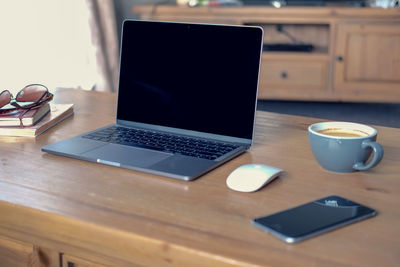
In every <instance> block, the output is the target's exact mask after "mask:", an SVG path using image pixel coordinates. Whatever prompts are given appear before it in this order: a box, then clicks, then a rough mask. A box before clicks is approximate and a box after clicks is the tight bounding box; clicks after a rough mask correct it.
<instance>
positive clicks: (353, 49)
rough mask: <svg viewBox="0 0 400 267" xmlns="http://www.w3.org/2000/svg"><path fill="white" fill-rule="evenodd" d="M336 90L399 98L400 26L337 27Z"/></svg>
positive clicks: (350, 25) (394, 24)
mask: <svg viewBox="0 0 400 267" xmlns="http://www.w3.org/2000/svg"><path fill="white" fill-rule="evenodd" d="M336 47H337V49H336V62H335V85H334V87H335V89H339V90H340V89H344V90H361V89H362V90H363V91H364V90H370V91H376V92H379V91H387V92H392V93H393V94H398V95H399V96H400V86H399V82H400V23H390V24H383V23H380V24H343V25H339V26H338V32H337V46H336Z"/></svg>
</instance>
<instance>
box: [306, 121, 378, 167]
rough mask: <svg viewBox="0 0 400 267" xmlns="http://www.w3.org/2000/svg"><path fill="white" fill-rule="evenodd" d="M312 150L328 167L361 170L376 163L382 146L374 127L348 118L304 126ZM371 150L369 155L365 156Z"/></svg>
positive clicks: (321, 162)
mask: <svg viewBox="0 0 400 267" xmlns="http://www.w3.org/2000/svg"><path fill="white" fill-rule="evenodd" d="M308 137H309V141H310V146H311V150H312V153H313V154H314V156H315V158H316V159H317V161H318V162H319V164H320V165H321V166H322V167H323V168H324V169H326V170H328V171H333V172H342V173H343V172H344V173H346V172H353V171H365V170H368V169H370V168H372V167H374V166H376V165H377V164H378V163H379V162H380V161H381V160H382V157H383V148H382V146H381V145H380V144H379V143H377V142H376V137H377V131H376V129H374V128H372V127H370V126H367V125H364V124H359V123H351V122H333V121H332V122H319V123H314V124H312V125H310V126H309V127H308ZM371 153H373V156H372V158H371V159H370V160H369V161H368V159H369V158H370V156H371Z"/></svg>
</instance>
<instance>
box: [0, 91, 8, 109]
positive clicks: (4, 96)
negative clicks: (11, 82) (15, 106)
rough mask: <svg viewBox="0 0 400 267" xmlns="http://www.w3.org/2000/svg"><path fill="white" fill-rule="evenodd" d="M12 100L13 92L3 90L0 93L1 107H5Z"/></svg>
mask: <svg viewBox="0 0 400 267" xmlns="http://www.w3.org/2000/svg"><path fill="white" fill-rule="evenodd" d="M10 101H11V93H10V92H9V91H7V90H6V91H3V92H1V94H0V108H2V107H4V106H5V105H7V104H8V103H10Z"/></svg>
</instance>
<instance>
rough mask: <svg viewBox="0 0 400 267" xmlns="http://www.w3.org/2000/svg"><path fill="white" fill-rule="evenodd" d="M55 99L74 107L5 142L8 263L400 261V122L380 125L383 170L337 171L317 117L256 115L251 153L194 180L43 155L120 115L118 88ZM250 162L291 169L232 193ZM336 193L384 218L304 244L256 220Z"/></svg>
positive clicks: (3, 230)
mask: <svg viewBox="0 0 400 267" xmlns="http://www.w3.org/2000/svg"><path fill="white" fill-rule="evenodd" d="M55 102H58V103H75V115H74V116H73V117H71V118H69V119H67V120H66V121H64V122H63V123H62V124H60V125H58V126H57V127H55V128H53V129H51V130H49V131H48V132H46V133H45V134H43V135H41V136H39V137H38V138H36V139H29V138H14V137H2V138H1V139H0V168H1V169H0V214H1V215H0V260H1V259H7V260H8V261H6V260H4V262H6V264H5V265H4V262H3V264H0V265H1V266H7V263H8V264H9V265H12V264H11V263H14V262H18V261H21V262H23V263H25V262H26V261H31V262H32V261H34V262H36V264H39V262H41V263H42V264H43V265H44V266H60V264H61V265H62V266H69V265H68V262H69V263H75V264H76V265H75V266H85V265H84V264H87V266H103V265H96V264H104V265H106V266H132V265H133V264H132V263H135V264H136V265H139V266H143V265H144V266H153V265H175V266H196V265H200V266H229V265H241V266H243V265H249V266H250V265H251V266H253V265H262V266H301V265H303V266H342V265H344V266H346V265H352V266H354V265H355V266H399V265H400V241H399V237H400V208H399V207H400V174H399V173H400V164H399V163H400V141H399V139H400V129H395V128H386V127H376V128H377V129H378V131H379V134H378V140H379V141H380V143H381V144H382V145H383V147H384V149H385V155H384V158H383V160H382V162H381V163H380V164H379V165H378V166H377V167H375V168H374V169H372V170H370V171H367V172H355V173H350V174H335V173H330V172H327V171H324V170H323V169H322V168H321V167H320V166H319V165H318V163H317V162H316V161H315V159H314V158H313V155H312V153H311V150H310V148H309V144H308V137H307V130H306V129H307V126H308V125H309V124H311V123H313V122H316V121H319V119H312V118H305V117H298V116H288V115H282V114H275V113H267V112H258V113H257V121H256V131H255V142H254V146H253V147H252V149H251V150H250V151H248V152H246V153H244V154H243V155H241V156H239V157H238V158H236V159H233V160H232V161H230V162H228V163H226V164H224V165H223V166H221V167H219V168H217V169H215V170H213V171H211V172H210V173H208V174H206V175H204V176H203V177H201V178H199V179H197V180H195V181H193V182H184V181H179V180H174V179H170V178H164V177H160V176H155V175H150V174H145V173H141V172H136V171H131V170H124V169H119V168H115V167H111V166H105V165H100V164H95V163H89V162H84V161H80V160H76V159H69V158H64V157H60V156H55V155H50V154H46V153H43V152H41V150H40V149H41V147H42V146H43V145H46V144H49V143H52V142H56V141H58V140H61V139H64V138H68V137H71V136H74V135H77V134H80V133H83V132H85V131H88V130H92V129H95V128H98V127H100V126H104V125H107V124H109V123H113V122H114V116H115V111H116V108H115V106H116V104H115V103H116V95H115V94H109V93H99V92H88V91H80V90H60V91H58V92H57V93H56V96H55ZM252 162H253V163H263V164H268V165H273V166H276V167H279V168H282V169H284V170H285V171H286V173H285V174H283V175H282V176H281V177H280V178H278V179H276V180H275V181H273V182H272V183H271V184H269V185H268V186H267V187H265V188H263V189H262V190H260V191H258V192H255V193H239V192H235V191H232V190H230V189H228V188H227V187H226V185H225V180H226V177H227V176H228V174H229V173H230V172H231V171H233V170H234V169H235V168H236V167H238V166H240V165H242V164H246V163H252ZM332 194H336V195H340V196H343V197H347V198H350V199H352V200H354V201H356V202H360V203H363V204H365V205H368V206H371V207H373V208H375V209H376V210H377V211H378V212H379V214H378V216H376V217H374V218H371V219H368V220H366V221H362V222H359V223H356V224H353V225H350V226H347V227H344V228H341V229H338V230H335V231H332V232H329V233H327V234H324V235H321V236H319V237H317V238H313V239H310V240H307V241H304V242H302V243H298V244H294V245H290V244H286V243H284V242H282V241H280V240H278V239H277V238H275V237H273V236H272V235H269V234H266V233H264V232H262V231H261V230H259V229H257V228H255V227H254V226H252V225H251V220H252V219H253V218H255V217H259V216H263V215H267V214H270V213H274V212H276V211H279V210H282V209H286V208H289V207H293V206H296V205H299V204H302V203H305V202H308V201H312V200H315V199H318V198H322V197H325V196H328V195H332ZM4 251H5V252H4ZM9 251H14V252H15V253H14V254H10V253H9ZM10 255H11V256H10ZM15 255H18V257H15ZM24 257H27V258H26V259H25V258H24ZM10 262H11V263H10ZM95 263H96V264H95ZM79 264H82V265H79ZM37 266H41V265H37Z"/></svg>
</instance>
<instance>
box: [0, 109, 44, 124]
mask: <svg viewBox="0 0 400 267" xmlns="http://www.w3.org/2000/svg"><path fill="white" fill-rule="evenodd" d="M49 111H50V105H49V103H45V104H44V105H42V106H40V107H37V108H32V109H29V110H26V109H19V108H18V109H10V110H4V111H0V126H20V124H21V120H22V125H23V126H24V127H25V126H32V125H34V124H36V123H37V122H39V121H40V120H41V119H42V118H43V117H44V116H45V115H46V114H47V113H49ZM20 116H22V117H21V120H20V119H19V118H20Z"/></svg>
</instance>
